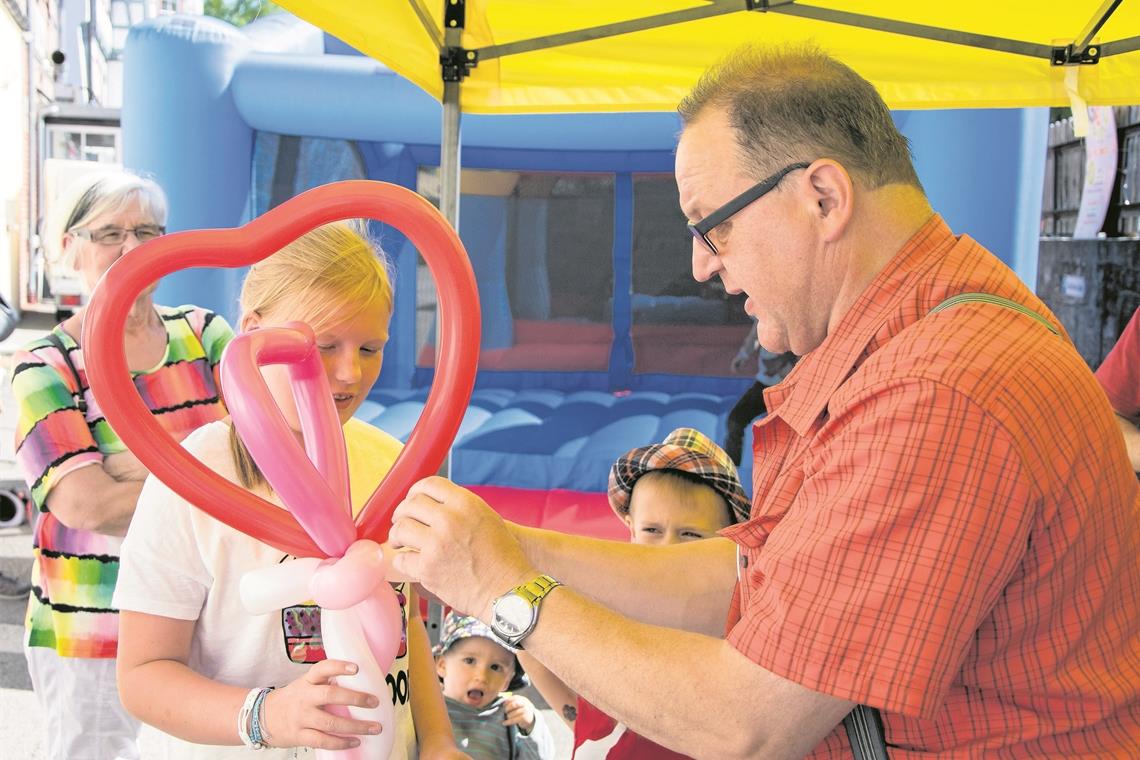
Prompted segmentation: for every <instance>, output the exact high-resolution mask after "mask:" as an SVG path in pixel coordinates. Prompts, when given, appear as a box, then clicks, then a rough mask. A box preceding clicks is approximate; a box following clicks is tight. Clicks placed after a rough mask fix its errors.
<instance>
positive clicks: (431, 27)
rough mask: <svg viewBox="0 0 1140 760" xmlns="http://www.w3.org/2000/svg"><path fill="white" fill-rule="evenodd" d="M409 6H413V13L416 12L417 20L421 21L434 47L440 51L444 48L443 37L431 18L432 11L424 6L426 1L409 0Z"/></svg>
mask: <svg viewBox="0 0 1140 760" xmlns="http://www.w3.org/2000/svg"><path fill="white" fill-rule="evenodd" d="M408 5H410V6H412V11H413V12H415V14H416V18H418V19H419V20H420V26H422V27H423V28H424V31H425V32H426V33H427V36H428V37H430V38H431V42H432V45H434V46H435V48H436V49H437V50H438V49H440V48H442V47H443V35H441V34H440V33H439V30H438V29H436V28H435V23H434V22H433V21H432V18H431V11H429V10H428V9H427V6H426V5H424V0H408Z"/></svg>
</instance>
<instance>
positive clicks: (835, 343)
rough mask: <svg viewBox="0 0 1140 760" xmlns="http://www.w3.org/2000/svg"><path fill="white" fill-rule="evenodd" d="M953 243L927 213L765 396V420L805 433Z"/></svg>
mask: <svg viewBox="0 0 1140 760" xmlns="http://www.w3.org/2000/svg"><path fill="white" fill-rule="evenodd" d="M955 242H956V238H955V237H954V233H953V232H952V231H951V230H950V227H949V226H947V224H946V222H945V221H943V219H942V217H941V216H939V215H938V214H934V215H933V216H931V217H930V219H928V220H927V221H926V222H925V223H924V224H923V225H922V227H920V228H919V229H918V231H917V232H915V234H914V235H913V236H911V238H910V239H909V240H908V241H907V242H906V243H905V244H904V245H903V247H902V248H901V249H900V250H899V252H898V253H897V254H895V256H894V257H893V258H892V259H891V260H890V261H889V262H888V263H887V265H886V266H885V267H883V269H882V271H880V272H879V274H878V275H876V276H875V278H874V279H873V280H872V281H871V284H870V285H868V286H867V288H866V290H864V291H863V293H862V294H860V296H859V297H858V298H857V299H856V300H855V303H854V304H852V306H851V308H850V309H849V310H848V311H847V313H846V314H845V315H844V316H843V318H842V319H841V320H840V321H839V324H838V325H837V326H836V327H835V330H834V331H833V332H832V333H830V334H828V336H827V337H826V338H824V340H823V343H821V344H820V345H819V346H818V347H817V348H816V349H815V350H814V351H812V352H811V353H809V354H807V355H806V356H804V357H803V358H802V359H801V360H800V362H799V363H798V364H797V365H796V367H795V369H793V370H792V372H791V374H789V375H788V377H787V379H785V380H784V382H783V383H781V384H780V385H778V386H776V387H774V388H773V389H772V390H770V391H768V392H767V393H766V394H765V400H766V401H767V406H768V409H769V410H770V414H769V418H771V417H780V418H781V419H783V420H784V421H785V422H786V423H787V424H788V425H789V426H790V427H791V428H792V429H793V430H794V431H795V432H796V434H797V435H799V436H801V437H803V436H806V435H807V433H808V431H809V430H810V429H811V426H812V425H813V424H814V423H815V421H816V419H818V418H819V416H820V415H821V414H822V413H823V411H824V410H825V409H826V408H827V403H828V401H830V400H831V397H832V395H834V394H835V392H836V391H837V390H838V389H839V386H841V385H842V384H843V382H844V381H845V380H846V379H847V378H848V377H850V375H851V373H852V372H853V371H854V370H855V368H856V367H857V366H858V364H860V363H861V362H860V359H861V358H862V356H863V354H864V351H865V350H866V348H867V345H868V344H869V343H870V342H871V340H872V339H873V338H874V337H875V335H876V334H877V333H878V332H879V331H880V330H881V329H882V326H883V323H884V322H885V321H886V320H887V318H888V317H889V316H890V315H891V314H892V313H893V312H894V311H895V310H896V308H897V306H898V304H899V302H900V301H901V300H902V299H903V297H904V296H905V295H906V294H907V293H909V292H910V291H911V290H912V288H913V286H914V284H915V282H916V281H917V280H918V279H919V278H920V277H921V276H922V274H923V273H924V272H926V271H927V270H929V269H930V267H931V266H933V265H934V264H935V263H936V262H937V260H938V259H939V258H941V256H942V255H944V254H945V252H946V251H948V250H949V249H950V248H951V247H953V245H954V243H955ZM761 424H763V423H761Z"/></svg>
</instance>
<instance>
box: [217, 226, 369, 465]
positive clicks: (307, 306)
mask: <svg viewBox="0 0 1140 760" xmlns="http://www.w3.org/2000/svg"><path fill="white" fill-rule="evenodd" d="M377 299H379V300H380V302H381V303H383V304H384V307H385V310H386V311H387V313H388V314H389V315H391V313H392V277H391V274H390V272H389V266H388V261H387V258H386V257H385V256H384V253H383V251H382V250H381V249H380V246H379V245H378V244H376V243H374V242H373V241H372V240H371V239H370V238H369V237H368V234H367V232H366V231H365V228H364V225H363V224H362V223H360V222H357V221H356V220H351V221H343V222H333V223H331V224H326V225H324V226H323V227H318V228H317V229H315V230H313V231H311V232H308V233H306V234H304V235H302V236H301V237H299V238H297V239H296V240H294V241H293V242H292V243H290V244H289V245H287V246H285V247H284V248H282V249H281V250H280V251H278V252H277V253H274V254H273V255H272V256H269V257H268V258H266V259H263V260H262V261H259V262H257V263H256V264H254V265H253V266H251V267H250V268H249V272H248V273H247V274H246V276H245V282H244V283H243V284H242V288H241V296H240V298H239V304H240V306H241V313H242V317H243V318H244V317H245V316H247V315H251V314H257V315H259V316H261V317H266V316H267V315H272V316H273V319H274V321H277V320H281V321H289V320H297V321H301V322H307V323H308V324H309V326H310V327H312V328H313V332H315V333H320V332H322V331H324V330H326V329H328V328H330V327H332V326H333V325H335V324H339V323H341V322H344V321H346V320H350V319H353V318H354V317H356V315H358V314H360V313H361V312H362V311H364V310H365V309H367V308H368V307H369V306H371V305H372V304H374V303H375V302H376V300H377ZM230 450H231V452H232V453H233V458H234V465H235V467H236V469H237V474H238V480H239V482H240V483H241V484H242V485H243V486H245V487H246V488H254V487H258V486H264V485H267V484H266V481H265V476H264V475H262V473H261V470H260V469H258V467H257V463H256V462H254V461H253V457H251V456H250V454H249V450H248V449H246V447H245V444H243V443H242V442H241V439H240V438H238V435H237V432H236V431H235V430H234V429H233V426H231V427H230Z"/></svg>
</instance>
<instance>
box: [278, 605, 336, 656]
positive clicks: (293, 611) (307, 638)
mask: <svg viewBox="0 0 1140 760" xmlns="http://www.w3.org/2000/svg"><path fill="white" fill-rule="evenodd" d="M281 630H282V631H283V632H284V634H285V655H286V656H287V657H288V658H289V659H290V660H291V661H292V662H297V663H300V664H302V665H312V664H314V663H317V662H320V661H321V660H324V659H326V655H325V645H324V642H323V641H322V640H321V608H320V607H318V606H317V605H315V604H298V605H295V606H293V607H286V608H285V609H283V610H281Z"/></svg>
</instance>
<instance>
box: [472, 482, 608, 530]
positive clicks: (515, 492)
mask: <svg viewBox="0 0 1140 760" xmlns="http://www.w3.org/2000/svg"><path fill="white" fill-rule="evenodd" d="M468 488H469V489H470V490H471V491H472V492H474V493H477V494H478V495H479V496H480V497H481V498H482V499H483V500H484V501H486V502H487V503H488V504H490V505H491V506H492V507H493V508H494V509H495V511H496V512H498V513H499V514H500V515H502V516H503V517H504V518H506V519H507V520H510V521H511V522H515V523H518V524H519V525H526V526H528V527H531V528H544V529H546V530H556V531H558V532H560V533H572V534H574V535H576V536H589V537H592V538H608V539H610V540H613V541H629V529H628V528H626V527H625V523H623V522H622V521H621V520H619V519H618V516H617V515H615V514H614V511H613V510H612V509H610V502H609V500H608V499H606V495H605V494H604V493H592V492H587V491H558V490H555V491H532V490H528V489H525V488H506V487H504V486H468Z"/></svg>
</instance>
